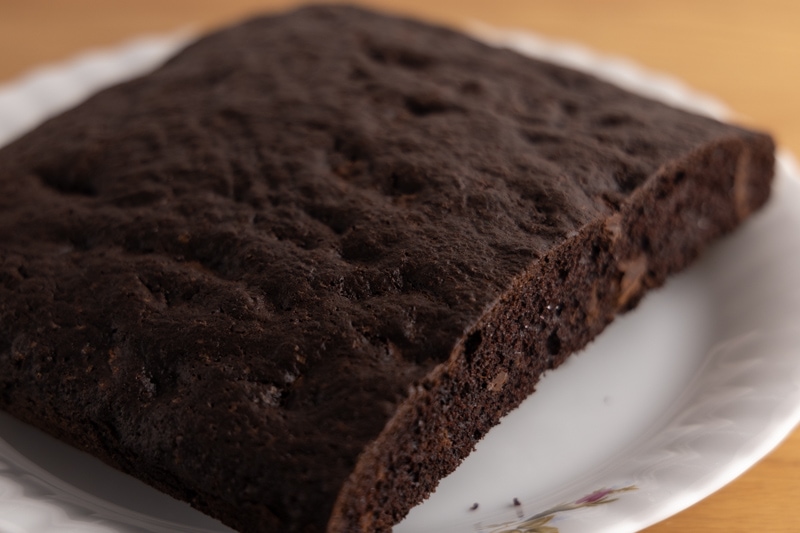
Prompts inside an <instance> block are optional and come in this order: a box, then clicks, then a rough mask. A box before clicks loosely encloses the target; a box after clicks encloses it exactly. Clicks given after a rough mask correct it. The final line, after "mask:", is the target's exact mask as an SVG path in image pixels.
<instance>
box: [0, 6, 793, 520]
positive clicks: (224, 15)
mask: <svg viewBox="0 0 800 533" xmlns="http://www.w3.org/2000/svg"><path fill="white" fill-rule="evenodd" d="M297 3H298V2H293V1H287V0H262V1H254V0H227V1H221V0H217V1H214V0H114V1H108V0H71V1H67V0H60V1H55V0H0V83H2V82H3V81H5V80H9V79H11V78H13V77H15V76H17V75H19V74H22V73H23V72H25V71H26V70H28V69H31V68H32V67H35V66H37V65H40V64H43V63H48V62H53V61H59V60H63V59H66V58H68V57H70V56H71V55H73V54H75V53H77V52H80V51H82V50H86V49H89V48H95V47H103V46H109V45H114V44H117V43H120V42H121V41H124V40H125V39H128V38H130V37H134V36H138V35H141V34H148V33H149V34H154V33H155V34H158V33H164V32H169V31H172V30H175V29H178V28H187V27H188V28H192V29H195V30H203V29H206V28H212V27H214V26H217V25H220V24H224V23H226V22H230V21H233V20H236V19H238V18H241V17H243V16H246V15H248V14H250V13H255V12H258V11H262V10H276V9H281V8H285V7H287V6H291V5H295V4H297ZM364 3H365V4H368V5H372V6H377V7H381V8H383V9H387V10H390V11H393V12H397V13H403V14H410V15H414V16H418V17H421V18H425V19H428V20H431V21H436V22H443V23H446V24H449V25H454V26H459V25H461V26H463V25H464V24H466V23H468V22H469V21H473V20H480V21H484V22H487V23H489V24H492V25H495V26H500V27H515V28H524V29H528V30H534V31H536V32H539V33H541V34H542V35H545V36H548V37H551V38H555V39H560V40H569V41H576V42H580V43H583V44H585V45H588V46H590V47H592V48H594V49H595V50H598V51H601V52H604V53H610V54H617V55H623V56H627V57H630V58H632V59H634V60H636V61H638V62H639V63H641V64H643V65H646V66H647V67H650V68H652V69H656V70H660V71H663V72H666V73H670V74H672V75H674V76H677V77H679V78H681V79H683V80H684V81H686V82H687V83H688V84H690V85H691V86H693V87H695V88H696V89H699V90H701V91H705V92H708V93H710V94H713V95H715V96H717V97H719V98H720V99H722V100H723V101H725V102H726V103H728V104H729V105H730V106H731V107H732V108H733V109H735V110H736V111H737V112H738V113H739V114H740V116H741V117H742V120H743V121H745V122H747V123H749V124H751V125H754V126H757V127H760V128H763V129H766V130H769V131H771V132H772V133H773V134H774V135H775V136H776V137H777V139H778V141H779V142H780V143H781V144H782V145H784V146H785V147H787V148H789V149H790V150H792V151H793V152H794V153H796V154H800V2H797V1H796V0H761V1H759V2H753V1H750V0H669V1H663V0H662V1H635V0H603V1H601V0H514V1H511V0H493V1H491V2H487V1H481V0H374V1H370V2H364ZM798 349H800V347H798ZM798 497H800V430H796V431H795V432H794V433H793V434H792V435H791V436H790V437H789V438H788V439H787V440H786V441H785V442H784V443H783V444H782V445H781V446H780V447H779V448H777V449H776V450H775V451H774V452H772V453H771V454H770V455H769V456H768V457H766V458H765V459H764V460H763V461H761V462H760V463H759V464H758V465H756V466H755V467H753V468H752V469H751V470H750V471H748V472H747V473H745V474H744V475H743V476H742V477H740V478H739V479H737V480H736V481H734V482H733V483H731V484H730V485H729V486H727V487H725V488H724V489H722V490H720V491H719V492H717V493H716V494H714V495H712V496H710V497H709V498H707V499H705V500H704V501H702V502H700V503H698V504H697V505H695V506H693V507H691V508H689V509H687V510H686V511H683V512H682V513H680V514H678V515H676V516H674V517H672V518H669V519H667V520H665V521H664V522H662V523H660V524H657V525H655V526H653V527H651V528H649V529H647V530H646V531H647V532H648V533H666V532H672V531H681V532H695V531H703V532H705V531H709V532H717V531H718V532H723V531H724V532H726V533H731V532H748V533H751V532H756V531H758V532H784V531H785V532H789V531H791V532H795V531H800V505H798V504H797V501H798Z"/></svg>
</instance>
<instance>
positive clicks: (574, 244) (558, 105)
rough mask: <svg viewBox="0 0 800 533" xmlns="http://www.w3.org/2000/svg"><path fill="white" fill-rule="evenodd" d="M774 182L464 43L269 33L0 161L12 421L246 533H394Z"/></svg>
mask: <svg viewBox="0 0 800 533" xmlns="http://www.w3.org/2000/svg"><path fill="white" fill-rule="evenodd" d="M772 165H773V144H772V141H771V140H770V139H769V138H768V137H767V136H765V135H761V134H758V133H753V132H748V131H745V130H742V129H740V128H737V127H734V126H729V125H725V124H721V123H718V122H715V121H713V120H710V119H707V118H702V117H698V116H694V115H691V114H688V113H685V112H683V111H678V110H675V109H671V108H669V107H666V106H664V105H662V104H659V103H655V102H652V101H649V100H646V99H643V98H640V97H637V96H634V95H631V94H629V93H627V92H625V91H622V90H620V89H618V88H615V87H613V86H611V85H608V84H606V83H603V82H601V81H598V80H596V79H594V78H592V77H590V76H587V75H585V74H581V73H578V72H574V71H571V70H567V69H564V68H561V67H557V66H554V65H550V64H547V63H543V62H539V61H535V60H532V59H528V58H524V57H521V56H519V55H517V54H515V53H512V52H510V51H505V50H498V49H492V48H490V47H487V46H485V45H482V44H479V43H477V42H475V41H473V40H471V39H469V38H467V37H465V36H463V35H460V34H458V33H455V32H452V31H450V30H447V29H442V28H437V27H431V26H427V25H424V24H420V23H417V22H413V21H408V20H401V19H397V18H391V17H385V16H382V15H378V14H374V13H370V12H367V11H363V10H360V9H356V8H345V7H312V8H305V9H301V10H298V11H295V12H292V13H289V14H286V15H282V16H270V17H262V18H257V19H253V20H251V21H248V22H245V23H243V24H241V25H238V26H236V27H233V28H230V29H226V30H223V31H220V32H218V33H215V34H212V35H210V36H208V37H205V38H203V39H201V40H199V41H198V42H196V43H194V44H192V45H191V46H189V47H188V48H187V49H186V50H185V51H183V52H181V53H180V54H178V55H177V56H176V57H174V58H173V59H172V60H170V61H169V62H168V63H167V64H166V65H164V66H163V67H162V68H160V69H158V70H157V71H155V72H154V73H152V74H150V75H148V76H145V77H143V78H140V79H136V80H133V81H131V82H128V83H125V84H122V85H120V86H117V87H114V88H112V89H109V90H106V91H103V92H102V93H100V94H98V95H96V96H95V97H93V98H91V99H90V100H89V101H87V102H86V103H84V104H82V105H80V106H78V107H77V108H75V109H73V110H71V111H69V112H67V113H65V114H63V115H61V116H59V117H57V118H55V119H53V120H51V121H49V122H47V123H46V124H44V125H43V126H41V127H39V128H38V129H36V130H35V131H33V132H31V133H30V134H28V135H27V136H25V137H23V138H22V139H19V140H18V141H16V142H15V143H13V144H12V145H10V146H8V147H6V148H4V149H3V150H2V151H0V405H2V407H3V408H4V409H6V410H7V411H9V412H10V413H12V414H14V415H15V416H17V417H19V418H21V419H23V420H26V421H28V422H30V423H32V424H35V425H37V426H39V427H41V428H43V429H45V430H46V431H48V432H50V433H52V434H54V435H56V436H58V437H60V438H62V439H64V440H66V441H68V442H70V443H72V444H74V445H75V446H78V447H80V448H82V449H84V450H87V451H89V452H90V453H93V454H95V455H96V456H98V457H100V458H101V459H103V460H105V461H106V462H108V463H109V464H111V465H114V466H116V467H117V468H120V469H122V470H124V471H126V472H128V473H130V474H132V475H134V476H137V477H139V478H140V479H143V480H144V481H146V482H148V483H150V484H152V485H154V486H156V487H158V488H160V489H162V490H164V491H166V492H168V493H170V494H172V495H174V496H176V497H178V498H181V499H184V500H187V501H189V502H190V503H191V504H192V505H194V506H196V507H197V508H199V509H201V510H203V511H205V512H207V513H208V514H210V515H212V516H215V517H217V518H219V519H220V520H222V521H223V522H225V523H227V524H229V525H231V526H232V527H234V528H237V529H239V530H240V531H243V532H273V531H274V532H277V531H281V532H316V531H328V532H331V533H333V532H353V531H363V532H374V531H386V530H389V529H390V528H391V525H392V524H393V523H395V522H396V521H397V520H399V519H400V518H401V517H402V516H403V515H404V514H405V513H406V512H407V511H408V509H409V508H410V507H411V506H413V505H414V504H416V503H418V502H419V501H421V500H422V499H423V498H424V497H425V496H426V495H427V494H428V493H429V492H430V491H431V490H433V488H434V487H435V486H436V483H437V482H438V480H439V479H440V478H441V477H443V476H444V475H446V474H447V473H449V472H451V471H452V470H453V469H454V468H455V467H456V466H457V465H458V464H459V462H460V461H461V460H462V459H463V458H464V457H465V456H466V455H467V454H468V453H469V451H470V450H471V449H472V448H473V446H474V445H475V443H476V442H477V441H478V440H479V439H480V438H481V437H482V436H483V435H484V434H485V433H486V431H488V429H489V428H490V427H491V426H492V425H494V424H496V423H497V421H498V420H499V418H500V417H501V416H502V415H503V414H505V413H507V412H508V411H509V410H510V409H512V408H513V407H515V406H516V405H518V404H519V402H521V401H522V399H524V398H525V397H526V396H527V395H528V394H529V393H531V392H532V391H533V389H534V386H535V384H536V381H537V380H538V379H539V377H540V375H541V374H542V372H544V371H545V370H547V369H550V368H553V367H555V366H557V365H559V364H560V363H561V362H562V361H564V359H565V358H566V357H567V356H568V355H569V354H570V353H572V352H574V351H575V350H577V349H579V348H581V347H582V346H584V345H585V344H586V343H587V342H589V341H590V340H591V339H592V338H593V337H594V336H595V335H597V334H598V333H599V332H600V331H601V330H602V329H603V327H604V326H605V325H606V324H608V323H609V322H610V321H611V320H612V318H613V316H614V315H615V313H617V312H619V311H625V310H628V309H630V308H632V307H634V306H635V305H636V303H637V302H638V301H639V299H640V298H641V296H642V295H643V294H644V292H645V291H646V290H648V289H650V288H653V287H656V286H658V285H660V284H661V283H662V282H663V281H664V279H665V278H666V276H667V275H668V274H669V273H671V272H674V271H676V270H679V269H681V268H683V267H684V266H686V265H687V264H688V263H689V262H690V261H691V260H692V259H694V258H695V257H696V256H697V254H698V253H699V252H700V251H701V250H702V248H703V247H704V246H706V244H707V243H708V242H710V241H712V240H713V239H714V238H716V237H718V236H720V235H722V234H724V233H726V232H728V231H730V230H732V229H733V228H734V227H735V226H736V225H737V224H738V223H739V222H740V221H741V220H742V219H744V218H745V217H746V216H747V215H748V214H749V213H750V212H752V211H753V210H755V209H757V208H758V207H759V206H761V205H762V204H763V203H764V202H765V201H766V199H767V196H768V193H769V183H770V178H771V175H772ZM554 408H557V406H554Z"/></svg>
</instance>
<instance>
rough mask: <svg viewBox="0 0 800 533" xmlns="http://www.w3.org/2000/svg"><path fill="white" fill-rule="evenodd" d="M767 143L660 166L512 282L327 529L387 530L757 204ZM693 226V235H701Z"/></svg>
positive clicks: (385, 436)
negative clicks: (617, 320) (577, 355)
mask: <svg viewBox="0 0 800 533" xmlns="http://www.w3.org/2000/svg"><path fill="white" fill-rule="evenodd" d="M773 167H774V144H773V141H772V140H771V139H770V138H769V137H767V136H764V135H759V134H750V133H747V132H743V133H742V136H741V137H728V138H723V139H720V140H717V141H714V142H710V143H707V144H706V145H705V146H702V147H700V148H698V149H696V150H695V151H694V152H692V153H690V154H688V155H687V156H686V157H684V158H683V159H682V160H678V161H675V162H672V163H671V164H669V165H666V166H663V167H662V168H660V169H659V170H658V171H657V172H656V173H655V174H653V175H651V176H650V178H649V179H648V180H647V181H646V183H645V184H643V185H642V187H641V188H640V189H638V190H637V191H636V192H635V193H634V194H633V195H631V197H629V198H628V199H627V200H626V201H625V202H624V203H623V204H622V205H621V206H620V208H619V210H618V211H617V212H615V213H614V214H612V215H610V216H608V217H607V218H605V219H604V220H598V221H595V222H593V223H591V224H588V225H586V226H585V227H583V228H582V229H581V230H580V231H579V232H577V234H575V235H573V236H571V237H570V238H569V239H567V240H566V241H565V242H564V243H562V244H561V245H559V246H557V247H556V248H554V249H552V250H551V251H550V252H549V253H547V254H546V255H545V256H544V257H542V258H541V260H540V261H538V262H537V263H536V264H535V265H534V266H533V267H532V268H530V269H529V270H528V271H526V272H524V273H523V274H522V275H520V276H519V277H518V278H517V279H516V280H515V281H514V283H512V285H511V288H510V289H509V290H508V291H507V292H506V293H504V294H503V295H502V296H501V297H500V298H498V300H497V301H495V302H494V303H493V304H492V305H490V306H489V307H488V308H487V310H486V312H485V313H484V314H483V316H482V317H481V318H479V319H478V321H477V322H476V323H475V324H474V325H473V326H472V327H471V328H469V330H468V331H467V332H465V334H464V335H463V336H462V338H461V340H460V341H459V342H458V344H457V345H456V346H455V347H454V349H453V351H452V353H451V356H450V358H449V360H448V361H446V362H445V363H443V364H441V365H439V366H438V367H436V368H435V369H434V371H433V372H431V373H430V374H429V375H428V376H427V377H426V379H424V380H423V381H422V382H421V383H420V384H419V385H418V386H417V387H415V388H414V389H412V390H410V391H409V397H408V399H407V400H406V401H405V402H404V403H403V404H402V405H401V406H400V407H399V409H398V411H397V413H396V414H395V416H394V417H393V418H392V419H391V420H390V421H389V423H388V424H387V425H386V427H385V429H384V431H383V432H382V433H381V434H380V435H379V437H378V438H377V439H376V440H375V441H373V442H372V444H371V445H370V446H369V447H368V448H367V449H366V450H365V452H364V453H363V454H362V455H361V457H360V459H359V461H358V463H357V465H356V468H355V469H354V471H353V474H352V475H351V476H350V478H349V479H348V480H347V481H346V483H345V485H344V487H343V488H342V490H341V492H340V493H339V497H338V499H337V501H336V504H335V506H334V510H333V513H332V517H331V520H330V522H329V524H328V532H329V533H341V532H353V531H363V532H368V531H388V530H390V529H391V527H392V525H394V524H396V523H397V522H399V521H400V520H401V519H402V518H403V517H405V516H406V515H407V513H408V512H409V510H410V509H411V508H412V507H413V506H415V505H417V504H418V503H420V502H422V501H423V500H424V499H426V498H427V497H428V496H429V495H430V494H431V493H432V492H433V491H434V489H435V488H436V486H437V485H438V483H439V481H440V480H441V479H442V478H444V477H445V476H447V475H448V474H450V473H452V472H453V471H454V470H455V469H456V467H457V466H458V465H459V464H460V463H461V462H462V461H463V460H464V458H465V457H466V456H467V455H468V454H469V453H470V452H471V451H472V450H473V449H474V447H475V445H476V443H477V442H478V441H479V440H480V439H481V438H482V437H483V436H484V435H485V434H486V433H487V432H488V431H489V429H490V428H491V427H493V426H494V425H496V424H497V423H498V422H499V421H500V419H501V418H502V417H503V416H504V415H506V414H507V413H508V412H509V411H511V410H512V409H514V408H515V407H517V406H518V405H519V404H520V403H521V402H522V401H523V400H524V399H525V398H527V396H528V395H529V394H531V393H532V392H533V391H534V389H535V385H536V383H537V382H538V380H539V379H540V377H541V375H542V374H543V373H544V372H545V371H547V370H549V369H553V368H556V367H557V366H559V365H560V364H561V363H563V362H564V361H565V360H566V358H567V357H568V356H569V355H570V354H571V353H573V352H575V351H577V350H580V349H581V348H583V347H584V346H586V345H587V344H588V343H589V342H590V341H591V340H592V339H593V338H594V337H596V336H597V335H598V334H599V333H600V332H601V331H602V330H603V328H604V327H605V326H606V325H608V324H609V323H610V322H611V321H612V320H613V319H614V316H615V315H616V313H618V312H625V311H628V310H630V309H633V308H634V307H635V306H636V305H637V304H638V303H639V301H640V299H641V298H642V296H643V295H644V293H645V292H646V290H648V289H651V288H655V287H658V286H660V285H662V284H663V283H664V282H665V280H666V278H667V276H668V275H670V274H672V273H675V272H677V271H680V270H682V269H683V268H685V267H686V266H688V265H689V264H690V263H691V262H692V261H693V260H694V259H695V258H696V257H697V256H698V255H699V254H700V253H701V252H702V250H703V249H704V248H706V247H707V245H708V244H709V243H710V242H711V241H713V240H714V239H716V238H717V237H720V236H722V235H725V234H727V233H729V232H730V231H731V230H733V229H734V228H735V227H736V226H738V225H739V223H740V222H741V221H743V220H744V219H745V218H746V217H747V216H748V215H749V214H750V213H752V212H753V211H755V210H756V209H758V208H759V207H761V206H762V205H764V204H765V203H766V201H767V200H768V197H769V193H770V183H771V179H772V175H773ZM698 230H699V231H698Z"/></svg>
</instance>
